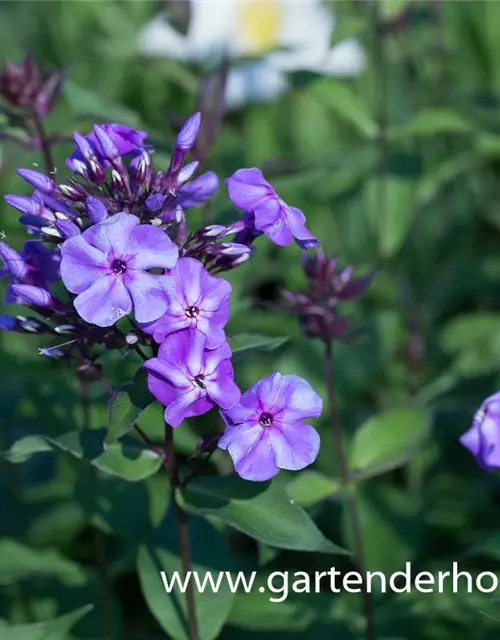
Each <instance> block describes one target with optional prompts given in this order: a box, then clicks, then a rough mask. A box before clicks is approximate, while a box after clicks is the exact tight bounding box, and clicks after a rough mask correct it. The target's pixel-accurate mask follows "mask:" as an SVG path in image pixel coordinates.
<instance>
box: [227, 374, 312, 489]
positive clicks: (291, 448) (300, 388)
mask: <svg viewBox="0 0 500 640" xmlns="http://www.w3.org/2000/svg"><path fill="white" fill-rule="evenodd" d="M321 410H322V400H321V398H320V396H319V395H318V394H317V393H316V392H315V391H314V390H313V388H312V387H311V385H310V384H309V383H308V382H306V381H305V380H303V379H302V378H299V377H298V376H282V375H281V374H280V373H278V372H275V373H274V374H273V375H272V376H269V377H267V378H264V379H263V380H259V381H258V382H256V383H255V384H254V385H253V387H252V388H251V389H249V390H248V391H247V392H246V393H244V394H243V395H242V396H241V400H240V403H239V404H238V405H236V406H234V407H233V408H232V409H229V410H226V411H222V412H221V413H222V417H223V418H224V420H225V422H226V425H227V426H226V430H225V431H224V435H223V436H222V438H221V439H220V440H219V444H218V446H219V447H220V448H221V449H225V450H227V451H228V452H229V455H230V456H231V458H232V460H233V463H234V467H235V470H236V473H237V474H238V475H240V476H241V477H242V478H245V479H246V480H254V481H261V480H269V479H270V478H272V477H273V476H275V475H276V474H277V473H278V471H279V470H280V469H288V470H290V471H298V470H299V469H304V467H307V466H308V465H310V464H312V463H313V462H314V460H315V459H316V456H317V455H318V451H319V446H320V437H319V435H318V433H317V431H316V430H315V429H314V428H313V427H312V426H311V425H309V424H307V423H306V422H304V420H306V419H307V418H317V417H318V416H319V415H320V414H321Z"/></svg>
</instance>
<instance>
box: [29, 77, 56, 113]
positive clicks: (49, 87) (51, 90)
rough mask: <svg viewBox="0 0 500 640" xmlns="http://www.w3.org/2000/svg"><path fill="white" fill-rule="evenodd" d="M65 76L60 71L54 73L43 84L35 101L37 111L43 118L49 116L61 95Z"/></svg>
mask: <svg viewBox="0 0 500 640" xmlns="http://www.w3.org/2000/svg"><path fill="white" fill-rule="evenodd" d="M62 82H63V75H62V73H60V72H59V71H54V72H52V73H51V74H50V75H49V76H47V78H46V79H45V81H44V83H43V87H42V89H41V91H40V93H39V94H38V95H37V97H36V100H35V105H34V106H35V111H36V112H37V113H38V114H39V115H40V116H42V117H45V116H46V115H48V114H49V113H50V112H51V111H52V109H53V108H54V105H55V103H56V102H57V99H58V98H59V96H60V95H61V88H62Z"/></svg>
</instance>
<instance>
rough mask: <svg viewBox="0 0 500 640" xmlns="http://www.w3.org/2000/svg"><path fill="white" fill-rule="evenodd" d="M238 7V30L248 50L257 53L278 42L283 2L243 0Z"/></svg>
mask: <svg viewBox="0 0 500 640" xmlns="http://www.w3.org/2000/svg"><path fill="white" fill-rule="evenodd" d="M238 4H241V6H240V7H238V9H239V12H238V13H239V16H238V17H239V20H238V22H239V25H240V27H239V31H240V35H241V36H242V37H243V38H244V40H245V42H246V44H247V47H248V52H249V53H251V54H253V55H258V54H262V53H265V52H266V51H269V50H270V49H273V48H274V47H276V45H277V44H278V38H279V34H280V26H281V20H282V18H283V12H284V3H282V2H276V1H274V2H273V1H272V0H245V2H241V3H238Z"/></svg>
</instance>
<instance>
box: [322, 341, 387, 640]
mask: <svg viewBox="0 0 500 640" xmlns="http://www.w3.org/2000/svg"><path fill="white" fill-rule="evenodd" d="M325 381H326V388H327V394H328V405H329V409H330V425H331V428H332V434H333V440H334V443H335V448H336V449H337V455H338V460H339V467H340V478H341V483H342V486H343V487H344V488H346V489H347V491H346V493H345V495H346V501H347V503H346V504H347V510H348V516H349V520H350V524H351V529H352V533H353V543H354V555H355V559H356V563H357V565H358V568H359V571H360V572H361V574H362V575H365V564H366V563H365V552H364V546H363V537H362V534H361V523H360V520H359V514H358V508H357V504H356V497H355V495H354V494H353V493H352V491H351V490H350V489H349V487H348V485H349V483H350V480H351V477H350V473H349V464H348V461H347V454H346V450H345V446H344V439H343V437H342V428H341V426H340V421H339V415H338V411H337V406H336V404H335V392H334V389H335V385H334V377H333V344H332V341H331V340H327V341H325ZM363 606H364V613H365V638H366V640H374V639H375V628H374V622H373V602H372V596H371V593H370V592H369V591H368V590H367V589H366V588H365V589H364V590H363Z"/></svg>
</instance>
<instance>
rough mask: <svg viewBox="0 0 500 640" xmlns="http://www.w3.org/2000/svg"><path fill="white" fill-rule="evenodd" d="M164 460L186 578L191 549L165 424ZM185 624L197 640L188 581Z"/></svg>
mask: <svg viewBox="0 0 500 640" xmlns="http://www.w3.org/2000/svg"><path fill="white" fill-rule="evenodd" d="M164 446H165V458H166V461H167V464H166V466H167V470H168V475H169V478H170V496H171V500H172V503H173V505H174V510H175V520H176V523H177V535H178V537H179V547H180V553H181V562H182V571H183V572H184V575H185V576H186V575H187V574H188V572H191V571H192V566H191V548H190V544H189V531H188V523H187V514H186V512H185V511H184V509H183V508H182V506H181V505H180V504H179V502H178V501H177V490H178V489H179V488H180V486H181V482H180V478H179V470H178V466H177V457H176V455H175V446H174V432H173V430H172V427H171V426H170V425H169V424H167V423H165V445H164ZM186 605H187V618H188V620H187V622H188V629H189V640H198V637H199V636H198V621H197V618H196V604H195V600H194V589H193V585H192V583H191V581H188V585H187V589H186Z"/></svg>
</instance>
